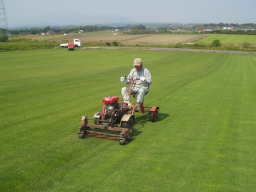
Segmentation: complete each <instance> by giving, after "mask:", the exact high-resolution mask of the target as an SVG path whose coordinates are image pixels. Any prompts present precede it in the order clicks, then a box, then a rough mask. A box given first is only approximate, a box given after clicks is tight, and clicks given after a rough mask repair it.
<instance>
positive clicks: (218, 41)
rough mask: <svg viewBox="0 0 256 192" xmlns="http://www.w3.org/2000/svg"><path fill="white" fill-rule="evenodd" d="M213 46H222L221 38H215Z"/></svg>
mask: <svg viewBox="0 0 256 192" xmlns="http://www.w3.org/2000/svg"><path fill="white" fill-rule="evenodd" d="M211 46H212V47H220V46H221V42H220V40H219V39H215V40H213V42H212V44H211Z"/></svg>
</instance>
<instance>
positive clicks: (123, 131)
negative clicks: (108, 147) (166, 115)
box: [78, 82, 159, 145]
mask: <svg viewBox="0 0 256 192" xmlns="http://www.w3.org/2000/svg"><path fill="white" fill-rule="evenodd" d="M132 86H133V82H131V85H130V88H129V90H128V94H129V95H131V87H132ZM118 100H119V97H117V96H109V97H104V98H102V102H103V106H102V108H101V110H100V111H99V112H97V113H95V114H94V116H93V118H88V117H87V116H82V122H81V126H80V129H79V133H78V136H79V138H81V139H82V138H85V137H86V136H93V137H100V138H106V139H113V140H119V144H120V145H124V144H126V143H127V142H129V141H130V140H131V139H132V134H133V126H134V124H135V115H134V113H135V112H140V113H149V120H150V121H152V122H155V121H157V119H158V113H159V107H157V106H153V107H145V106H144V105H143V103H142V104H140V107H139V109H136V110H135V106H134V105H132V104H131V103H127V102H122V103H119V102H118ZM89 121H91V122H92V123H89Z"/></svg>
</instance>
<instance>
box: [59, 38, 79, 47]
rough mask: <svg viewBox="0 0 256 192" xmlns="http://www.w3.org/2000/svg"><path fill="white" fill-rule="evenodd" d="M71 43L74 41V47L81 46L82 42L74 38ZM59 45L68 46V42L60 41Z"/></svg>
mask: <svg viewBox="0 0 256 192" xmlns="http://www.w3.org/2000/svg"><path fill="white" fill-rule="evenodd" d="M72 43H74V46H75V47H81V46H82V42H81V41H80V40H79V39H74V40H73V42H72ZM60 47H65V48H68V43H61V44H60Z"/></svg>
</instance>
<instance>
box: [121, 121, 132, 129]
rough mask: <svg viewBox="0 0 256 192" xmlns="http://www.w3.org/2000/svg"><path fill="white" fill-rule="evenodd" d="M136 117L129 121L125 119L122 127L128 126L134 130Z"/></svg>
mask: <svg viewBox="0 0 256 192" xmlns="http://www.w3.org/2000/svg"><path fill="white" fill-rule="evenodd" d="M134 123H135V122H134V119H133V118H130V119H129V120H128V121H124V122H122V123H121V127H122V128H128V129H130V130H133V126H134Z"/></svg>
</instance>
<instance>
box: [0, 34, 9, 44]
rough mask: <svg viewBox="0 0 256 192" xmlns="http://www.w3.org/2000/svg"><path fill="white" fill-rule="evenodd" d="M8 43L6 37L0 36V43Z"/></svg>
mask: <svg viewBox="0 0 256 192" xmlns="http://www.w3.org/2000/svg"><path fill="white" fill-rule="evenodd" d="M7 41H8V35H5V34H3V35H0V42H7Z"/></svg>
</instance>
